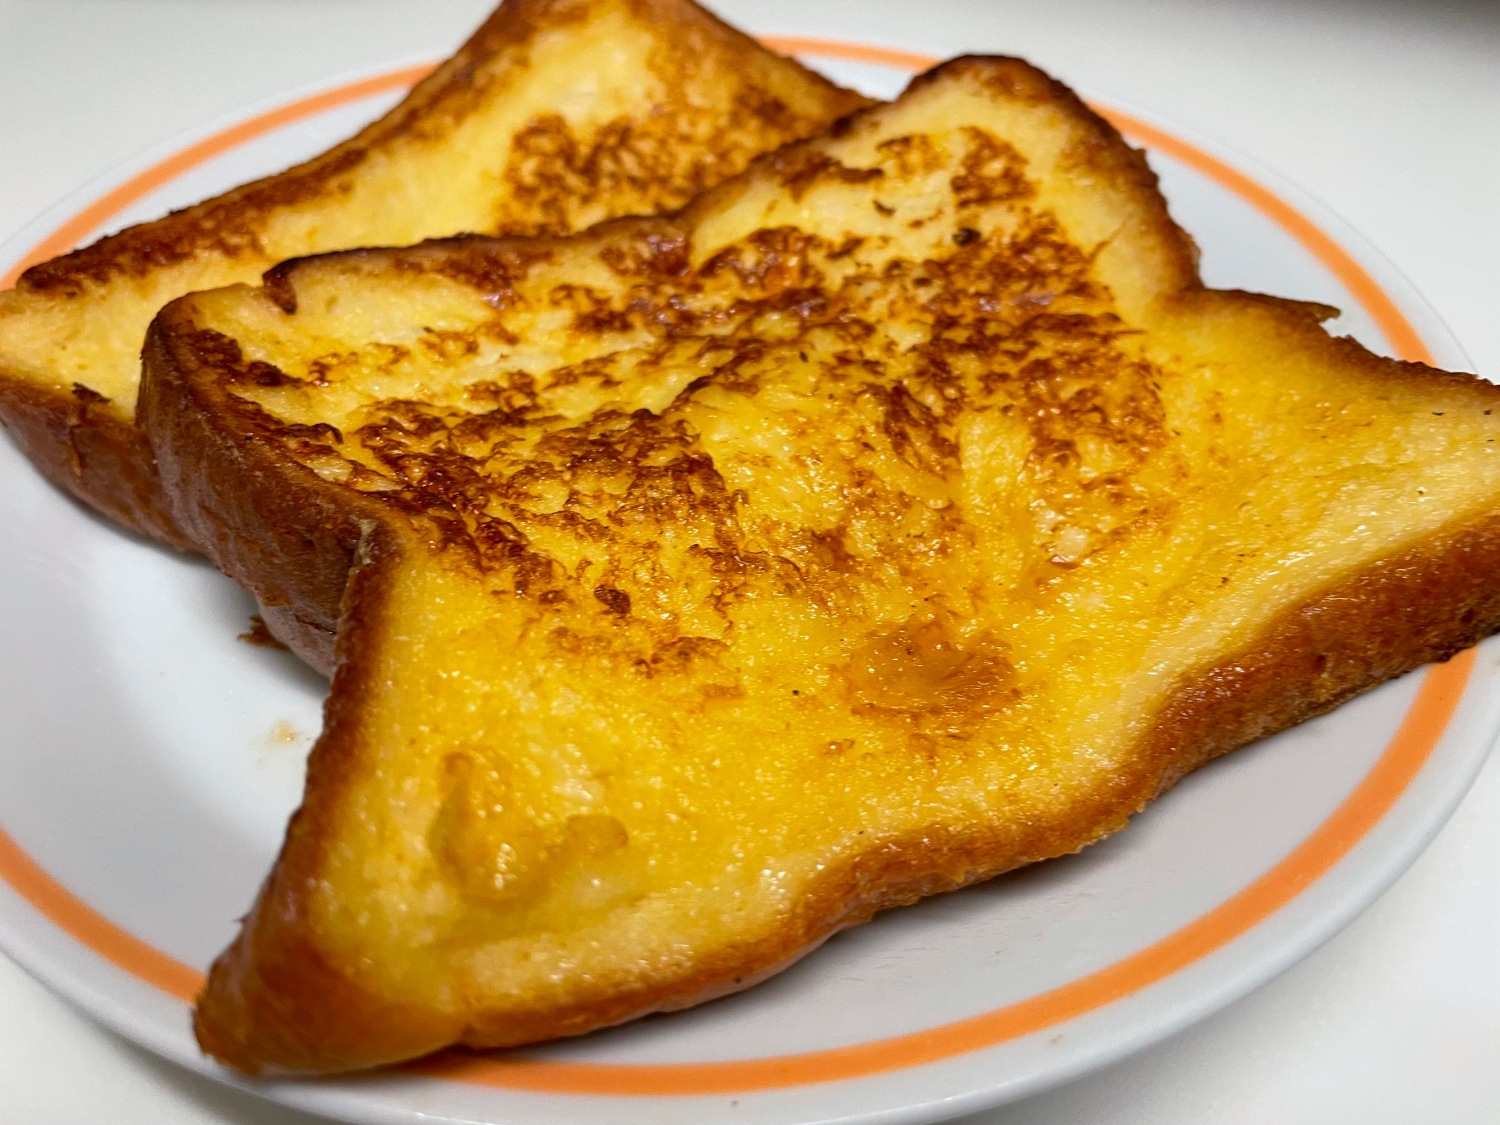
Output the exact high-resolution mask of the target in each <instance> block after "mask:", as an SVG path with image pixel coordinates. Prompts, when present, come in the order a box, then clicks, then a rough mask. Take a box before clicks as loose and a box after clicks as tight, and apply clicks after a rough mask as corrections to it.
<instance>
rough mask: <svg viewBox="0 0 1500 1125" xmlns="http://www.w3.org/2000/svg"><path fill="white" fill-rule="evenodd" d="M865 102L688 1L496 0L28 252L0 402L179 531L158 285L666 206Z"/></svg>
mask: <svg viewBox="0 0 1500 1125" xmlns="http://www.w3.org/2000/svg"><path fill="white" fill-rule="evenodd" d="M866 103H867V99H865V98H863V97H861V96H859V95H858V94H855V93H853V92H852V91H848V90H843V89H840V88H839V87H837V86H835V85H833V84H832V83H830V82H828V81H827V80H826V79H824V78H822V77H821V76H819V75H816V74H814V73H812V72H811V71H809V70H807V69H806V68H804V67H802V66H801V65H800V64H798V63H796V62H795V61H793V60H791V59H788V58H783V57H782V56H779V55H776V54H774V53H773V52H770V51H767V50H766V49H764V48H762V47H761V46H759V45H758V44H757V43H755V42H754V40H752V39H750V38H749V37H747V36H745V35H743V34H741V33H740V32H738V31H735V30H733V29H732V28H730V27H728V26H726V25H725V24H723V23H721V22H720V21H719V20H717V19H715V18H714V17H713V16H711V15H709V14H708V13H707V12H705V11H704V10H703V9H702V8H699V7H698V6H697V5H696V4H693V3H692V2H691V0H506V2H505V3H503V4H502V5H501V6H500V7H499V8H498V9H497V10H496V11H495V13H494V14H493V15H492V16H491V17H490V18H489V20H488V21H487V22H486V23H485V24H484V25H483V26H482V27H481V28H479V30H478V31H477V32H475V34H474V36H473V37H472V38H471V39H470V40H469V41H468V42H467V43H466V44H465V45H464V46H463V47H462V48H461V49H460V50H459V51H458V53H457V54H455V55H454V56H453V57H452V58H451V59H449V60H447V62H445V63H444V64H442V65H441V66H440V67H438V68H437V70H436V71H434V73H432V74H431V75H429V76H428V77H427V78H426V79H424V80H423V81H422V82H420V83H419V84H418V85H417V86H416V87H415V88H414V89H413V90H412V91H411V93H410V94H409V95H408V96H407V97H406V98H405V99H404V100H403V101H402V102H401V104H400V105H398V106H397V107H396V108H395V109H393V110H391V111H390V112H389V113H387V114H386V115H385V116H384V117H382V118H381V119H380V120H379V121H377V122H375V123H374V124H372V125H370V126H368V127H367V128H365V129H364V130H363V131H361V132H360V133H359V134H358V135H357V136H355V137H353V138H352V139H350V140H349V141H346V142H344V143H343V144H340V145H338V146H336V147H334V148H333V149H330V150H329V151H328V152H326V153H324V154H322V155H321V156H318V157H315V158H314V159H312V160H310V161H308V162H306V163H304V164H301V165H298V166H297V167H295V168H292V169H289V170H288V171H285V172H282V173H280V174H278V175H274V176H271V177H268V178H266V179H263V180H258V181H256V182H254V183H252V184H247V185H245V186H243V187H239V188H235V189H234V190H232V191H229V192H226V193H225V194H223V195H220V196H217V197H215V198H213V199H210V200H207V201H205V202H203V203H200V204H197V205H196V206H193V207H189V208H187V209H185V210H182V211H178V212H175V213H173V214H171V215H169V216H167V217H165V218H163V219H160V220H157V221H155V222H149V223H142V224H139V225H137V226H133V227H130V228H128V229H127V230H124V231H122V232H120V233H118V234H114V235H111V236H109V237H107V238H104V239H101V240H100V241H98V242H96V243H94V244H93V245H91V246H89V247H86V248H84V249H81V250H76V251H74V252H72V253H69V254H64V255H62V256H61V257H58V258H54V259H52V260H51V261H48V262H44V263H42V264H40V265H37V266H33V267H32V268H31V269H29V270H27V271H26V273H25V274H23V275H22V277H21V279H20V281H19V283H18V284H17V285H16V287H15V288H14V289H13V290H9V291H6V292H4V293H0V422H3V423H4V425H5V426H6V427H7V428H8V429H9V430H10V432H11V434H12V436H13V437H14V438H15V440H16V441H17V443H18V444H19V445H20V447H21V448H22V450H23V452H25V453H26V454H27V456H29V457H30V458H31V459H32V461H33V462H35V464H36V465H37V467H38V468H39V469H40V470H41V471H42V472H43V473H44V474H45V475H46V476H47V477H48V478H49V479H50V480H52V481H53V482H54V483H55V484H58V485H60V486H61V487H63V488H65V489H67V490H68V491H70V492H72V493H73V494H74V495H75V496H77V497H78V498H80V499H81V500H83V501H85V502H87V503H88V504H90V505H92V506H93V507H94V508H96V509H97V510H99V511H100V512H102V513H103V514H104V515H106V516H109V517H110V518H111V519H113V520H115V521H117V522H119V523H121V524H124V525H125V526H126V527H129V528H131V529H133V530H135V531H139V532H142V533H144V534H147V535H151V536H153V537H155V538H157V539H160V540H162V541H164V542H167V543H171V544H173V545H175V546H178V547H182V548H185V549H193V548H194V544H193V543H192V541H191V539H190V538H189V537H187V536H185V535H184V534H183V531H182V529H181V528H180V527H178V526H176V525H175V524H174V522H173V521H172V518H171V515H170V511H169V508H168V504H167V500H166V497H165V496H164V495H163V494H162V492H161V487H160V483H159V482H158V480H157V479H156V473H155V466H154V463H153V460H152V455H151V451H150V449H149V447H148V445H147V444H146V442H145V441H144V438H143V435H142V434H141V432H140V430H139V429H138V427H137V426H136V421H135V408H136V393H137V385H138V383H139V378H140V348H141V341H142V339H143V337H144V335H145V331H146V325H147V324H148V323H149V322H150V320H151V318H152V317H153V316H154V315H155V314H156V312H157V311H158V310H159V309H160V308H161V307H162V305H164V304H166V302H168V301H169V300H171V299H173V298H174V297H179V296H181V295H182V294H184V293H188V292H191V291H193V290H198V289H214V288H218V287H220V286H224V285H231V284H234V283H236V282H254V281H256V280H257V279H259V277H260V275H261V274H262V273H263V272H264V271H265V270H267V269H268V268H270V267H271V266H273V265H275V264H276V263H277V262H280V261H283V260H285V259H287V258H294V257H299V256H302V255H307V254H317V253H322V252H325V251H330V250H341V249H346V248H349V247H357V246H389V245H404V244H407V243H412V242H417V241H419V240H421V239H424V238H434V237H441V236H445V235H453V234H459V233H464V232H479V233H494V234H535V233H542V232H547V233H562V232H568V231H575V230H581V229H583V228H584V227H587V226H589V225H590V224H592V223H595V222H597V221H599V220H601V219H605V218H610V217H613V216H617V215H634V214H654V213H657V212H661V211H668V210H671V209H673V208H676V207H679V206H681V205H682V204H684V203H686V202H687V201H688V200H689V199H690V198H692V197H693V196H694V195H696V194H697V193H698V192H700V191H702V190H703V189H704V188H707V187H709V186H711V185H713V184H715V183H717V182H718V181H720V180H722V179H724V178H725V177H726V176H730V175H733V174H734V173H737V172H739V171H741V170H742V169H743V168H744V167H745V166H746V164H748V163H749V162H750V160H751V159H752V158H753V157H755V156H757V155H759V154H760V153H763V152H768V151H770V150H772V149H775V148H777V147H778V146H780V145H782V144H784V143H786V142H787V141H792V140H798V139H800V138H803V137H807V136H811V135H812V134H815V133H818V132H821V131H822V130H823V129H824V128H825V127H827V126H828V125H829V124H830V123H831V122H833V121H834V120H835V119H837V118H838V117H841V116H842V115H844V114H846V113H848V112H850V111H851V110H853V109H856V108H858V107H859V106H861V105H864V104H866ZM272 608H273V625H274V626H275V627H276V628H277V631H278V632H283V633H285V632H288V631H291V632H292V633H293V634H294V635H292V636H287V637H284V638H283V639H287V640H289V641H291V642H292V643H293V644H294V645H296V646H298V647H306V646H305V645H303V644H299V638H298V637H297V636H296V635H295V632H296V630H297V623H296V622H292V621H283V620H280V619H279V618H278V617H277V615H276V614H275V613H274V609H275V607H272Z"/></svg>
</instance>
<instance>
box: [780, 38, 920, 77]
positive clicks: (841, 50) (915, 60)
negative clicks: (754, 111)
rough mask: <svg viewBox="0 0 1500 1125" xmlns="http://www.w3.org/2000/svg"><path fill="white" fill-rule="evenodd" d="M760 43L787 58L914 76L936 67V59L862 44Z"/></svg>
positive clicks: (802, 40)
mask: <svg viewBox="0 0 1500 1125" xmlns="http://www.w3.org/2000/svg"><path fill="white" fill-rule="evenodd" d="M758 38H759V39H760V41H761V42H762V43H764V44H765V45H766V46H767V47H769V48H771V50H773V51H780V52H781V53H782V54H784V55H825V56H827V57H828V58H834V59H848V60H850V61H851V62H867V63H875V64H877V65H879V66H893V67H897V68H899V69H901V70H909V71H912V72H913V73H915V72H917V71H919V70H926V69H927V68H928V67H930V66H936V65H937V61H938V60H937V58H936V57H934V56H933V55H924V54H921V53H920V52H917V51H898V50H896V49H895V48H894V47H867V46H865V45H864V44H863V43H840V42H838V41H837V40H833V39H807V38H804V37H802V36H800V35H761V36H758Z"/></svg>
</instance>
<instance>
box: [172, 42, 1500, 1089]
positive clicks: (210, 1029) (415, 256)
mask: <svg viewBox="0 0 1500 1125" xmlns="http://www.w3.org/2000/svg"><path fill="white" fill-rule="evenodd" d="M1328 312H1329V310H1327V309H1326V308H1323V307H1321V306H1313V305H1307V304H1302V303H1298V302H1289V301H1281V300H1277V299H1274V298H1269V297H1261V296H1255V295H1251V294H1245V293H1238V292H1224V291H1212V290H1207V289H1205V288H1203V287H1202V285H1201V284H1200V282H1199V280H1198V276H1197V273H1196V266H1195V254H1194V249H1193V246H1192V244H1191V242H1190V241H1189V239H1188V238H1187V237H1186V236H1185V235H1184V234H1183V233H1182V232H1181V231H1180V230H1179V229H1178V228H1177V227H1176V226H1175V225H1174V224H1173V223H1172V222H1171V220H1170V219H1169V217H1168V214H1167V210H1166V208H1165V205H1164V204H1163V201H1162V199H1161V197H1160V195H1159V193H1158V192H1157V190H1156V184H1155V179H1154V177H1153V175H1152V174H1151V172H1150V170H1149V169H1148V167H1147V165H1146V163H1145V160H1144V159H1143V157H1142V156H1141V155H1140V154H1139V153H1137V152H1135V151H1133V150H1131V149H1130V148H1129V147H1128V146H1127V145H1126V144H1125V143H1124V142H1123V141H1122V140H1121V138H1120V137H1119V135H1118V134H1117V133H1116V132H1115V131H1114V130H1113V129H1111V128H1110V127H1109V126H1108V125H1107V124H1106V123H1105V122H1104V121H1102V120H1100V119H1099V118H1098V117H1096V116H1095V115H1094V114H1093V113H1091V112H1090V111H1089V110H1088V109H1087V108H1086V107H1085V106H1084V105H1083V104H1082V103H1081V102H1079V101H1078V100H1077V99H1076V98H1075V97H1074V96H1073V95H1072V94H1071V93H1069V92H1068V91H1067V90H1066V89H1065V88H1063V87H1061V86H1060V85H1058V84H1056V83H1054V82H1052V81H1051V80H1049V79H1048V78H1047V77H1046V76H1044V75H1042V74H1041V73H1039V72H1038V71H1036V70H1034V69H1032V68H1031V67H1029V66H1027V65H1026V64H1024V63H1022V62H1019V61H1015V60H1007V59H995V58H968V59H960V60H956V61H954V62H951V63H948V64H945V65H944V66H942V67H939V68H938V69H936V70H935V71H933V72H931V73H929V74H928V75H926V76H923V77H921V78H919V79H917V80H916V81H915V82H913V84H912V85H911V87H910V88H909V89H908V90H907V92H906V93H905V94H903V95H902V97H901V98H900V99H899V100H898V101H896V102H894V103H892V104H890V105H887V106H880V107H875V108H871V109H867V110H864V111H861V112H860V113H858V114H855V115H854V116H852V117H851V118H848V119H846V120H845V122H843V123H842V124H841V125H840V126H839V127H837V128H836V129H835V130H834V131H833V133H832V134H831V135H830V136H828V137H824V138H819V139H816V140H812V141H808V142H804V143H802V144H799V145H794V146H790V147H788V148H786V149H783V150H781V151H780V152H778V153H775V154H773V155H770V156H768V157H763V158H761V159H760V160H759V161H757V162H756V163H755V164H754V165H753V166H752V167H751V168H750V169H749V170H748V171H747V172H746V173H745V174H743V175H741V176H738V177H736V178H734V179H733V180H730V181H728V182H726V183H724V184H721V185H720V186H719V187H718V188H716V189H714V190H712V191H710V192H708V193H707V194H706V195H704V196H701V197H699V198H698V199H697V200H696V201H694V202H693V203H692V204H690V205H689V206H688V207H687V208H686V209H685V210H684V211H683V212H682V213H680V214H679V215H677V216H671V217H665V218H656V219H630V220H620V221H615V222H610V223H606V224H603V225H601V226H600V227H598V228H596V229H594V230H593V231H590V232H587V233H585V234H583V235H579V236H575V237H572V238H563V239H529V240H528V239H508V240H507V239H500V240H491V239H461V240H451V241H447V242H438V243H430V244H426V245H422V246H418V247H416V248H413V249H406V250H380V251H360V252H352V253H347V254H340V255H331V256H326V257H321V258H314V259H309V260H304V261H300V262H294V263H289V264H287V265H284V266H282V267H279V268H278V269H276V270H275V271H273V272H272V273H271V274H270V275H269V276H268V278H267V283H266V284H265V286H263V287H262V288H259V289H252V288H249V287H244V286H241V287H236V288H228V289H223V290H220V291H217V292H212V293H200V294H195V295H193V296H190V297H186V298H183V299H182V300H179V301H176V302H174V303H172V304H171V305H169V306H168V307H167V308H166V309H165V310H164V311H163V312H162V313H161V315H160V316H159V317H158V318H157V320H156V321H155V323H154V324H153V325H152V328H151V331H150V333H149V335H148V339H147V345H146V353H145V354H146V361H145V368H146V377H145V385H144V390H143V395H142V406H143V415H144V419H145V425H146V427H147V430H148V432H149V433H150V436H151V439H152V441H153V443H154V445H155V448H156V449H157V451H158V455H159V457H160V459H161V463H162V471H163V476H164V479H165V481H166V483H167V487H168V489H169V491H170V493H171V495H172V497H173V499H174V501H175V502H177V503H178V505H179V516H180V517H181V518H182V519H183V521H184V524H185V526H187V527H189V528H190V530H191V531H192V533H193V535H194V536H195V537H196V538H197V539H198V540H199V541H200V542H202V543H203V544H204V545H205V546H206V548H207V549H208V550H209V551H210V552H211V553H212V554H213V555H214V557H215V559H216V560H217V561H218V562H219V563H220V564H221V565H222V566H223V567H224V568H225V569H226V570H228V571H229V572H230V573H231V574H233V575H235V576H236V577H238V578H240V579H241V580H242V581H244V582H245V583H247V584H248V585H249V586H250V588H251V589H252V590H254V591H255V592H256V593H258V594H260V595H261V596H262V597H267V596H273V595H274V596H279V597H284V598H288V599H293V600H295V599H296V598H299V597H301V598H306V599H307V600H308V601H317V600H318V599H327V598H329V597H331V591H332V590H333V589H334V588H335V587H337V588H338V590H339V591H341V592H342V595H343V602H342V605H343V610H342V619H341V624H340V630H339V633H338V643H337V652H338V671H337V674H336V676H335V678H334V681H333V688H332V694H331V697H330V699H329V703H328V709H327V724H326V729H325V731H324V733H323V735H322V738H321V739H320V741H319V742H318V744H317V746H316V748H315V750H314V751H313V754H312V758H311V762H310V766H309V773H308V779H307V790H306V795H305V800H304V803H303V805H302V808H301V810H300V811H299V812H298V813H297V814H296V815H295V817H294V818H293V820H292V822H291V824H290V827H289V831H288V836H287V839H286V842H285V845H284V848H283V851H282V853H281V856H280V858H279V860H278V862H277V864H276V867H275V869H274V871H273V872H272V874H271V875H270V877H269V880H268V882H267V883H266V885H265V886H264V888H263V889H262V891H261V894H260V897H259V899H258V901H257V903H256V905H255V907H254V909H253V911H252V912H251V914H250V915H249V917H248V918H247V919H246V920H245V923H244V927H243V930H242V932H241V934H240V936H239V938H238V940H237V941H236V942H235V943H234V944H233V946H232V947H231V948H230V949H229V950H228V951H227V952H226V953H225V954H224V955H223V956H222V957H221V958H220V959H219V960H218V962H217V963H216V964H215V965H214V967H213V970H212V972H211V975H210V977H209V981H208V984H207V986H206V989H205V991H204V992H203V994H202V996H201V997H200V998H199V1003H198V1008H197V1019H196V1028H197V1034H198V1037H199V1042H200V1043H201V1044H202V1046H203V1048H204V1049H205V1050H206V1051H207V1052H208V1053H210V1054H211V1055H213V1056H215V1057H217V1058H219V1059H222V1060H223V1061H225V1062H227V1063H228V1064H230V1065H232V1066H234V1067H238V1068H240V1069H241V1070H244V1071H247V1072H252V1073H258V1072H279V1071H293V1072H300V1071H336V1070H344V1069H349V1068H358V1067H368V1066H373V1065H377V1064H381V1063H387V1062H391V1061H394V1060H397V1059H402V1058H406V1057H410V1056H415V1055H419V1054H421V1053H423V1052H427V1051H431V1050H433V1049H435V1048H438V1047H442V1046H444V1045H446V1044H450V1043H455V1042H456V1043H464V1044H469V1045H472V1046H476V1047H492V1046H505V1045H512V1044H521V1043H527V1042H532V1041H536V1040H542V1039H546V1038H549V1037H553V1036H561V1035H571V1034H575V1033H579V1032H584V1031H588V1030H589V1029H591V1028H597V1027H600V1026H604V1025H609V1024H613V1023H616V1022H618V1021H621V1020H625V1019H629V1018H631V1017H634V1016H639V1015H641V1014H643V1013H646V1012H651V1011H659V1010H665V1009H672V1008H678V1007H682V1006H685V1005H689V1004H693V1003H697V1002H699V1001H702V1000H704V999H707V998H711V997H714V996H717V995H720V994H723V993H726V992H730V991H733V990H735V989H738V988H741V987H745V986H747V985H749V984H750V983H752V982H754V981H756V980H758V979H761V978H763V977H764V976H766V975H767V974H770V973H773V972H775V971H776V970H777V969H778V968H779V967H781V966H785V965H786V964H788V963H789V962H790V961H792V960H794V959H795V958H797V957H799V956H801V955H802V954H804V953H806V952H807V951H808V950H810V949H812V948H813V947H815V946H816V945H817V944H818V943H819V942H821V941H822V940H824V939H825V938H827V937H828V936H829V935H830V934H831V933H833V932H834V931H836V930H838V929H840V928H842V927H847V926H851V925H855V924H858V923H860V922H863V921H865V920H866V919H868V918H869V917H870V916H871V915H872V914H873V913H874V912H875V911H877V910H881V909H883V908H886V907H890V906H894V905H898V904H902V903H907V902H911V901H913V900H915V899H917V898H919V897H921V896H923V895H928V894H932V893H934V892H938V891H942V890H946V889H950V888H955V887H959V886H962V885H964V884H967V883H971V882H974V881H975V880H979V879H984V878H988V877H990V876H992V875H995V874H997V873H999V872H1002V871H1006V870H1008V869H1010V868H1014V867H1016V866H1018V865H1021V864H1025V863H1031V862H1034V861H1036V860H1040V859H1044V858H1047V857H1049V856H1057V855H1062V854H1065V853H1068V852H1072V851H1075V850H1077V849H1079V848H1081V847H1083V846H1085V845H1087V844H1088V843H1090V842H1091V841H1094V840H1096V839H1098V838H1099V837H1100V836H1102V835H1104V834H1105V833H1108V832H1112V831H1114V830H1116V829H1118V828H1120V827H1122V826H1123V825H1124V824H1125V823H1126V820H1127V818H1128V817H1129V816H1130V815H1131V814H1132V813H1134V812H1136V811H1137V810H1139V809H1140V808H1142V807H1143V806H1144V805H1145V804H1146V803H1147V802H1149V801H1150V800H1151V799H1152V798H1153V797H1155V796H1156V795H1157V794H1159V793H1161V792H1162V791H1163V790H1164V789H1166V788H1167V787H1168V786H1170V785H1171V784H1173V782H1175V781H1176V780H1177V779H1178V778H1179V777H1181V776H1182V775H1183V774H1184V773H1186V772H1187V771H1189V770H1191V769H1193V768H1194V767H1196V766H1198V765H1200V764H1201V763H1203V762H1205V761H1206V760H1208V759H1210V758H1212V757H1214V756H1215V755H1218V754H1221V753H1223V752H1225V751H1227V750H1230V749H1232V748H1234V747H1236V746H1239V745H1241V744H1243V743H1245V742H1247V741H1250V740H1252V739H1255V738H1258V737H1260V736H1263V735H1266V734H1269V733H1271V732H1274V731H1276V730H1279V729H1281V728H1284V727H1286V726H1288V725H1289V724H1292V723H1296V722H1298V721H1300V720H1302V719H1305V718H1307V717H1309V716H1311V715H1315V714H1318V713H1320V712H1322V711H1325V710H1327V709H1329V708H1331V707H1333V706H1335V705H1336V704H1338V703H1339V702H1341V701H1342V700H1344V699H1347V698H1348V697H1349V696H1350V695H1352V694H1354V693H1356V692H1359V691H1361V690H1363V689H1365V688H1368V687H1370V686H1372V685H1373V684H1376V683H1378V682H1380V681H1382V680H1385V679H1387V678H1389V677H1391V676H1395V675H1398V674H1400V673H1401V672H1404V671H1406V670H1408V669H1411V668H1413V667H1415V666H1417V665H1419V664H1421V663H1423V662H1424V661H1429V660H1435V659H1444V658H1446V657H1448V656H1449V655H1451V654H1452V653H1453V652H1455V651H1457V650H1458V649H1460V648H1462V647H1464V646H1466V645H1468V644H1470V643H1472V642H1474V641H1475V640H1477V639H1478V638H1480V637H1482V636H1484V635H1486V634H1488V633H1490V632H1491V631H1493V630H1495V629H1496V628H1497V626H1500V453H1497V452H1496V451H1497V448H1500V445H1497V442H1500V389H1497V388H1495V387H1493V386H1491V385H1489V384H1487V383H1485V382H1482V381H1480V380H1478V379H1476V378H1474V377H1472V376H1467V375H1454V374H1448V373H1444V372H1439V371H1435V370H1431V369H1429V368H1425V367H1422V366H1419V365H1414V364H1407V363H1399V362H1395V361H1391V360H1386V359H1381V358H1378V357H1376V356H1375V355H1372V354H1371V353H1369V352H1368V351H1366V350H1365V349H1363V348H1362V347H1360V346H1359V345H1358V344H1356V343H1354V342H1352V341H1350V340H1346V339H1335V338H1332V337H1330V336H1329V335H1328V334H1327V333H1326V332H1325V331H1324V330H1323V328H1322V327H1321V325H1320V323H1319V319H1320V317H1325V316H1326V315H1328ZM325 609H326V607H320V608H317V609H316V610H315V612H324V611H325ZM310 612H312V611H310Z"/></svg>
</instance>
